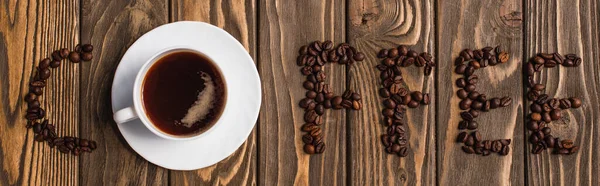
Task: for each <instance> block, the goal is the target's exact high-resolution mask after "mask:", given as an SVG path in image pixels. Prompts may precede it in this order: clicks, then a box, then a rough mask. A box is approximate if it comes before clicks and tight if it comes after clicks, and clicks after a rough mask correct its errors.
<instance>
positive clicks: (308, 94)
mask: <svg viewBox="0 0 600 186" xmlns="http://www.w3.org/2000/svg"><path fill="white" fill-rule="evenodd" d="M306 97H307V98H310V99H314V98H316V97H317V92H315V91H312V90H309V91H307V92H306Z"/></svg>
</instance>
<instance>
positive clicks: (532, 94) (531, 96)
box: [527, 90, 540, 101]
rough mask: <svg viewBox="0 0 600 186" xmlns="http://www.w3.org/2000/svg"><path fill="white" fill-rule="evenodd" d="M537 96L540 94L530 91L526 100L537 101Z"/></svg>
mask: <svg viewBox="0 0 600 186" xmlns="http://www.w3.org/2000/svg"><path fill="white" fill-rule="evenodd" d="M539 95H540V94H539V93H538V92H537V91H532V90H530V91H529V92H527V99H529V100H530V101H535V100H537V99H538V97H539Z"/></svg>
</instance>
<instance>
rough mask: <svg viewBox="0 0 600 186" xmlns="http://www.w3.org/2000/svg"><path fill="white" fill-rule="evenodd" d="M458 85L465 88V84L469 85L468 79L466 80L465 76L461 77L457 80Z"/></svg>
mask: <svg viewBox="0 0 600 186" xmlns="http://www.w3.org/2000/svg"><path fill="white" fill-rule="evenodd" d="M456 86H457V87H459V88H464V87H465V86H467V81H465V79H464V78H459V79H457V80H456Z"/></svg>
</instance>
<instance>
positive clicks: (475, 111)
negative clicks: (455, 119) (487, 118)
mask: <svg viewBox="0 0 600 186" xmlns="http://www.w3.org/2000/svg"><path fill="white" fill-rule="evenodd" d="M469 114H471V116H473V118H477V117H479V111H477V110H473V109H471V110H469Z"/></svg>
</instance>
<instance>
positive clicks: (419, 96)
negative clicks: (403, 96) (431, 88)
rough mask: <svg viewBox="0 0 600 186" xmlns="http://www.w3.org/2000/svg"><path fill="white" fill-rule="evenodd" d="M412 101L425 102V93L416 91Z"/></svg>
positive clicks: (413, 93)
mask: <svg viewBox="0 0 600 186" xmlns="http://www.w3.org/2000/svg"><path fill="white" fill-rule="evenodd" d="M410 95H411V97H412V100H415V101H417V102H419V101H421V100H423V93H421V92H420V91H414V92H412V93H411V94H410Z"/></svg>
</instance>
